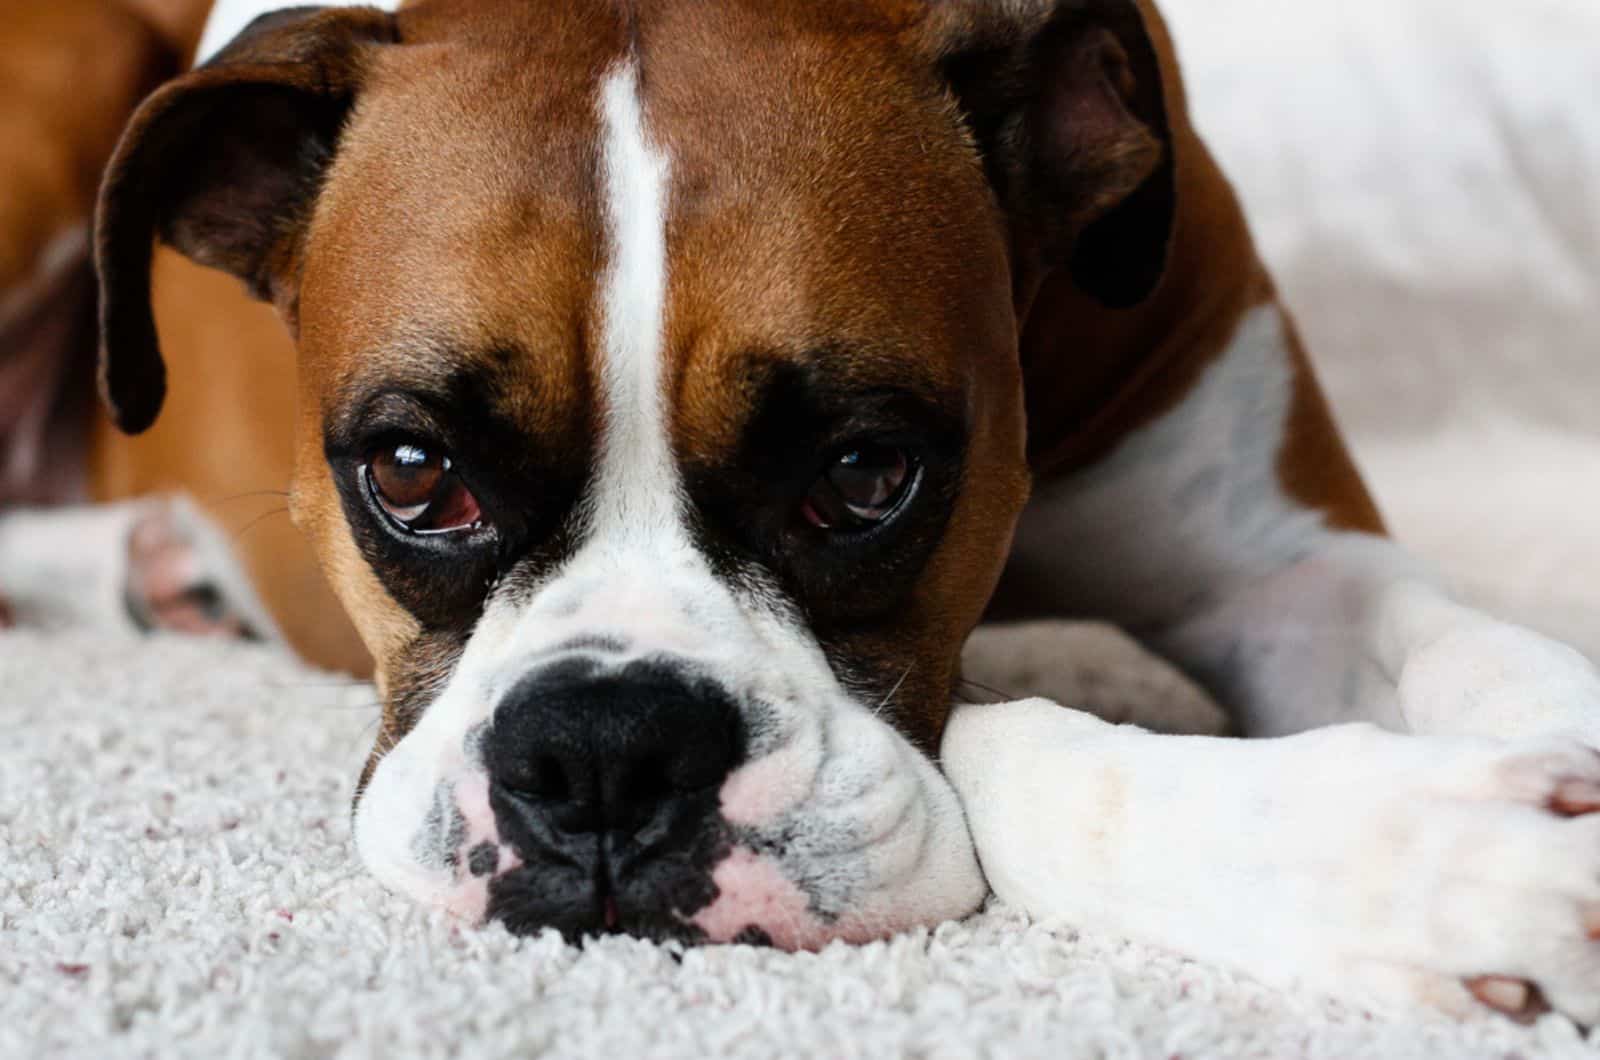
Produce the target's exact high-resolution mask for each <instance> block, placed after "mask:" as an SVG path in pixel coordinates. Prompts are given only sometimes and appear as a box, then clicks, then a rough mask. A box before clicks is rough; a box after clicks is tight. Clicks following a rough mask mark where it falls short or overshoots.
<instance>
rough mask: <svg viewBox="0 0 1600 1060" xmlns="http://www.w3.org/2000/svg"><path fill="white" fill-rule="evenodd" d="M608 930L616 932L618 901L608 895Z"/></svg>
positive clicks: (606, 904)
mask: <svg viewBox="0 0 1600 1060" xmlns="http://www.w3.org/2000/svg"><path fill="white" fill-rule="evenodd" d="M605 906H606V913H605V915H606V930H607V931H615V930H616V928H617V900H616V898H615V897H613V896H611V895H606V902H605Z"/></svg>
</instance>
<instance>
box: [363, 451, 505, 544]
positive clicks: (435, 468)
mask: <svg viewBox="0 0 1600 1060" xmlns="http://www.w3.org/2000/svg"><path fill="white" fill-rule="evenodd" d="M367 483H368V486H369V487H370V488H371V490H372V496H373V499H374V500H376V501H377V502H378V505H379V506H380V507H381V508H383V510H384V511H386V512H388V513H389V516H390V517H391V518H392V519H394V520H395V522H397V523H399V524H400V525H401V526H403V527H405V528H406V529H407V530H410V531H413V532H414V533H419V534H441V533H444V532H446V531H449V530H465V529H468V528H470V527H474V526H477V525H478V523H479V522H480V521H481V519H482V512H480V511H479V509H478V501H477V498H476V497H474V496H473V495H472V492H471V491H470V490H468V489H467V487H466V486H464V485H462V483H461V479H460V478H458V477H457V476H456V473H455V469H454V468H453V467H452V466H451V463H450V458H449V457H447V456H445V455H444V454H442V453H437V452H434V451H432V450H429V449H424V448H423V447H422V446H420V445H415V444H412V443H403V444H401V445H392V446H388V447H386V448H384V449H380V450H379V451H377V452H376V453H374V454H373V455H372V459H371V460H370V461H369V462H368V463H367Z"/></svg>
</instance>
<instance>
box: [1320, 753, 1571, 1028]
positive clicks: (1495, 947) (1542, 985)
mask: <svg viewBox="0 0 1600 1060" xmlns="http://www.w3.org/2000/svg"><path fill="white" fill-rule="evenodd" d="M1395 739H1396V740H1400V741H1404V742H1405V743H1406V744H1409V745H1410V746H1407V747H1404V748H1403V749H1402V750H1401V751H1400V755H1399V756H1398V757H1401V758H1409V759H1412V762H1410V763H1398V762H1397V763H1396V764H1400V765H1402V768H1407V769H1409V770H1410V771H1411V772H1410V776H1409V778H1405V777H1401V778H1400V779H1401V783H1400V785H1399V790H1398V792H1396V791H1395V790H1394V789H1392V788H1391V789H1390V792H1389V794H1381V792H1382V790H1383V788H1384V787H1386V786H1387V785H1382V784H1381V783H1380V784H1378V785H1375V788H1374V790H1375V792H1378V793H1379V794H1377V796H1376V797H1374V798H1370V799H1368V798H1358V800H1357V803H1358V805H1360V806H1361V810H1362V813H1363V814H1364V815H1365V816H1366V821H1365V829H1366V833H1367V834H1366V836H1365V837H1364V839H1362V838H1357V839H1356V847H1355V857H1354V858H1353V859H1352V861H1351V863H1350V864H1349V866H1348V869H1349V875H1348V877H1347V879H1345V880H1344V881H1343V884H1342V886H1341V888H1340V889H1341V890H1343V892H1344V893H1343V894H1342V895H1341V896H1340V898H1337V899H1335V901H1334V905H1335V906H1336V907H1342V909H1341V912H1342V915H1341V916H1340V917H1339V918H1338V919H1339V920H1342V921H1344V925H1343V926H1344V930H1345V931H1346V932H1348V934H1347V935H1346V937H1345V938H1343V939H1342V940H1337V942H1338V945H1339V946H1340V947H1341V948H1342V949H1343V950H1344V952H1345V954H1346V961H1345V967H1346V968H1347V969H1348V971H1349V973H1350V974H1351V975H1352V977H1353V978H1354V979H1355V980H1356V982H1355V983H1354V984H1353V985H1355V986H1357V987H1358V988H1364V989H1367V990H1370V991H1373V992H1377V993H1384V992H1392V991H1394V990H1395V989H1397V988H1401V989H1404V990H1406V991H1408V992H1409V993H1410V994H1411V996H1412V998H1413V999H1416V1000H1422V1001H1425V1002H1428V1003H1431V1004H1433V1005H1436V1006H1441V1007H1444V1008H1446V1009H1450V1010H1455V1011H1460V1010H1461V1008H1462V1007H1463V1006H1464V1005H1465V1004H1466V1003H1467V1002H1466V999H1467V998H1469V997H1471V998H1475V999H1476V1000H1477V1001H1478V1002H1480V1003H1482V1004H1485V1005H1488V1006H1489V1007H1491V1008H1494V1009H1496V1010H1499V1011H1502V1012H1505V1013H1506V1014H1508V1015H1511V1016H1513V1017H1517V1018H1529V1017H1532V1016H1534V1015H1537V1014H1538V1013H1539V1012H1541V1011H1544V1010H1545V1009H1546V1007H1550V1008H1554V1009H1556V1010H1557V1011H1559V1012H1561V1013H1563V1014H1565V1015H1567V1016H1569V1017H1571V1018H1572V1019H1574V1020H1576V1021H1578V1022H1579V1023H1583V1024H1586V1025H1587V1024H1593V1023H1595V1022H1597V1021H1600V941H1597V940H1600V754H1596V753H1595V752H1594V751H1592V750H1590V749H1589V748H1588V747H1585V746H1582V745H1580V744H1577V743H1575V742H1567V743H1559V744H1558V743H1551V742H1546V741H1541V742H1538V743H1531V744H1518V745H1493V744H1484V743H1477V742H1472V743H1465V742H1456V741H1448V742H1446V741H1435V740H1429V739H1407V738H1405V737H1397V738H1395ZM1346 918H1348V919H1346Z"/></svg>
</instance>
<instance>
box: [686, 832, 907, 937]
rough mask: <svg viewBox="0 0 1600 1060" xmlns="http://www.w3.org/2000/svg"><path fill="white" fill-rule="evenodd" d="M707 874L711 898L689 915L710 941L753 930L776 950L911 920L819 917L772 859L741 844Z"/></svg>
mask: <svg viewBox="0 0 1600 1060" xmlns="http://www.w3.org/2000/svg"><path fill="white" fill-rule="evenodd" d="M711 879H712V882H713V883H715V884H716V885H717V892H718V893H717V897H716V899H715V900H714V901H713V902H712V903H711V904H710V905H708V906H706V907H705V908H704V909H702V910H700V912H698V913H696V914H695V915H694V916H693V917H691V918H690V920H689V922H690V923H691V924H693V925H694V926H695V927H697V928H699V929H700V930H701V931H704V932H705V934H706V938H707V939H708V940H709V941H711V942H737V941H740V940H741V937H743V936H745V935H746V934H747V933H748V932H749V931H750V930H751V929H755V930H758V931H760V932H761V933H762V934H764V935H765V936H766V937H767V939H768V940H769V941H770V942H771V943H772V945H774V946H776V947H777V948H778V949H781V950H791V951H792V950H819V949H821V948H822V947H824V946H826V945H827V944H828V943H830V942H833V941H834V940H836V939H837V940H840V941H844V942H852V943H859V942H871V941H873V940H874V939H880V938H885V937H887V936H889V935H892V934H894V933H895V932H896V931H900V930H903V929H905V928H909V927H911V926H913V923H914V922H911V921H908V922H906V923H904V924H900V923H894V922H891V920H887V919H886V920H881V921H877V920H875V921H874V922H872V923H868V922H866V921H865V920H863V919H861V918H860V917H846V918H840V919H838V920H834V921H825V920H823V919H822V918H820V917H818V916H817V915H816V913H814V912H812V910H811V902H810V900H809V899H808V898H807V897H806V895H805V892H804V891H802V890H800V888H799V887H797V886H795V884H794V882H793V881H791V880H790V879H789V878H788V877H786V876H784V874H783V872H782V870H781V869H779V868H778V866H777V864H775V863H774V862H773V861H772V860H770V859H768V858H764V857H762V856H761V855H759V854H757V853H755V852H754V851H752V850H749V849H747V848H745V847H735V848H734V849H733V852H732V853H731V854H729V855H728V856H727V857H726V858H724V859H723V860H722V861H721V862H720V863H719V864H718V865H717V867H716V869H715V870H714V871H713V872H712V874H711Z"/></svg>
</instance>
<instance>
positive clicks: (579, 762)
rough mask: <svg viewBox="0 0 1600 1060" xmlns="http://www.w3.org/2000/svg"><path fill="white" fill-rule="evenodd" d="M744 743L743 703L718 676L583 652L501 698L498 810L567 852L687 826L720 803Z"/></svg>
mask: <svg viewBox="0 0 1600 1060" xmlns="http://www.w3.org/2000/svg"><path fill="white" fill-rule="evenodd" d="M742 744H743V740H742V731H741V722H740V716H739V710H738V707H737V705H736V704H735V703H734V702H733V700H732V699H731V698H730V697H729V696H728V695H727V693H726V692H725V691H723V690H722V689H721V688H720V687H719V686H718V685H717V684H716V683H715V682H712V681H709V680H705V679H703V678H699V677H696V676H694V675H691V674H688V673H686V672H685V671H683V670H681V669H679V668H676V667H673V666H670V665H667V664H662V663H633V664H631V665H628V666H625V667H622V668H614V667H609V668H608V667H605V666H603V665H602V664H600V663H599V662H597V661H595V660H593V659H589V658H579V659H569V660H564V661H562V662H559V663H555V664H552V665H550V666H546V667H542V668H541V669H539V670H538V671H536V672H535V673H533V674H530V675H529V676H528V677H526V678H524V679H523V680H522V681H521V682H520V683H519V684H518V685H517V686H516V687H515V688H514V689H513V690H512V692H511V693H510V694H509V695H508V696H506V698H505V699H504V700H502V701H501V702H500V703H499V705H498V706H497V707H496V708H495V715H494V725H493V730H492V732H491V734H490V738H489V740H488V741H487V745H486V753H487V759H488V761H487V765H488V769H489V775H490V779H491V781H492V785H493V788H494V789H495V791H494V794H496V795H498V798H495V799H494V800H493V801H494V802H495V803H496V804H497V805H496V812H497V815H500V816H511V817H514V818H518V819H519V823H520V824H522V825H524V826H525V827H527V828H528V829H529V830H530V831H532V832H533V833H534V835H533V836H532V837H530V838H534V839H535V840H536V843H537V845H539V846H553V847H556V848H563V849H565V848H573V847H578V848H587V847H590V846H592V844H586V843H584V842H583V839H584V837H594V836H601V835H603V836H607V837H610V838H612V839H623V840H632V841H633V844H632V845H637V844H658V843H662V842H667V843H670V842H671V841H672V839H673V838H674V836H675V834H676V833H679V832H681V831H683V830H684V829H689V830H691V831H692V830H693V828H694V827H695V826H696V824H697V823H698V820H699V819H700V818H703V817H705V816H706V815H708V814H710V813H712V812H713V811H714V810H715V808H716V806H717V799H718V789H719V788H720V787H721V782H722V780H723V778H724V777H726V776H727V775H728V773H729V772H730V771H731V770H732V769H733V767H734V766H735V765H736V764H737V761H738V759H739V758H740V757H741V756H742V753H743V747H742ZM519 830H520V829H519Z"/></svg>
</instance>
